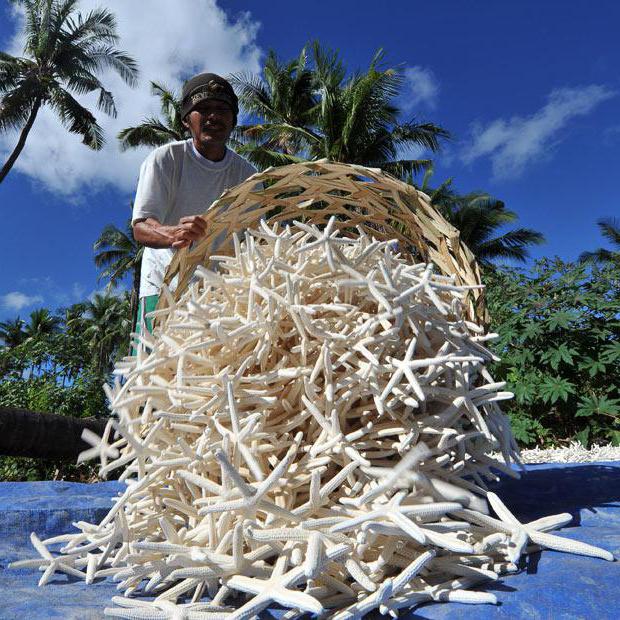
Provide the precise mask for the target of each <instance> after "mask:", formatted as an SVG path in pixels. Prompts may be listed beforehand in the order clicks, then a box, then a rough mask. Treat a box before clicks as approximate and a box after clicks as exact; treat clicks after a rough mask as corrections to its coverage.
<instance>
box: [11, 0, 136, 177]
mask: <svg viewBox="0 0 620 620" xmlns="http://www.w3.org/2000/svg"><path fill="white" fill-rule="evenodd" d="M18 3H19V4H20V5H21V7H22V8H23V10H24V20H25V30H24V36H25V42H24V51H23V56H12V55H11V54H8V53H6V52H0V131H5V130H7V129H17V130H19V132H20V134H19V138H18V140H17V144H16V146H15V148H14V149H13V152H12V153H11V154H10V155H9V157H8V159H7V161H6V162H5V163H4V165H3V166H2V168H1V169H0V183H1V182H2V181H3V180H4V178H5V177H6V175H7V174H8V173H9V171H10V170H11V168H12V167H13V165H14V164H15V162H16V161H17V158H18V157H19V154H20V153H21V152H22V150H23V148H24V146H25V144H26V139H27V138H28V134H29V133H30V130H31V129H32V126H33V124H34V121H35V119H36V117H37V114H38V113H39V110H40V109H41V108H42V107H43V106H48V107H50V108H51V109H52V110H53V111H54V112H55V113H56V115H57V116H58V118H59V119H60V121H61V123H62V124H63V125H64V126H65V127H66V128H67V129H68V130H69V131H70V132H73V133H76V134H78V135H80V136H81V137H82V141H83V143H84V144H85V145H86V146H88V147H90V148H91V149H95V150H98V149H101V147H102V146H103V144H104V136H103V131H102V129H101V127H100V126H99V124H98V123H97V119H96V118H95V116H94V115H93V113H92V112H91V111H90V110H89V109H87V108H85V107H84V106H83V105H82V104H81V103H79V101H78V100H77V99H76V98H75V95H78V96H79V95H85V94H88V93H97V95H98V98H97V104H96V105H97V109H99V110H101V111H102V112H104V113H105V114H110V115H112V116H116V105H115V102H114V96H113V94H112V93H111V92H110V91H109V90H106V88H105V86H104V85H103V84H102V82H101V81H100V79H99V77H98V74H99V73H100V72H101V71H102V70H103V69H106V68H110V69H112V70H114V71H115V72H116V73H117V74H118V75H119V76H120V77H121V78H122V79H123V80H124V81H125V82H126V83H128V84H130V85H134V84H135V83H136V78H137V74H138V69H137V65H136V62H135V61H134V60H133V58H131V57H130V56H129V55H128V54H127V53H126V52H123V51H122V50H119V49H118V48H116V47H115V45H116V44H117V42H118V39H119V37H118V34H117V33H116V19H115V17H114V15H113V14H112V13H111V12H110V11H108V10H107V9H103V8H99V9H95V10H93V11H90V12H89V13H87V14H86V15H83V14H82V13H80V12H78V11H77V5H78V0H19V2H18Z"/></svg>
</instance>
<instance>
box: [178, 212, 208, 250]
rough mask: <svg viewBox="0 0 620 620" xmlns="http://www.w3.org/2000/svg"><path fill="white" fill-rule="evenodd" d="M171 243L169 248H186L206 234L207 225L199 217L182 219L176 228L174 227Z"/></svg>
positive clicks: (191, 216) (192, 216)
mask: <svg viewBox="0 0 620 620" xmlns="http://www.w3.org/2000/svg"><path fill="white" fill-rule="evenodd" d="M173 228H174V233H173V234H172V239H173V240H172V243H171V244H170V247H173V248H175V249H177V250H178V249H179V248H186V247H187V246H188V245H190V244H191V243H192V242H194V241H198V240H199V239H200V238H201V237H204V236H205V234H206V232H207V224H206V222H205V221H204V220H203V219H202V218H201V217H200V216H199V215H189V216H187V217H182V218H181V219H180V220H179V223H178V225H177V226H174V227H173Z"/></svg>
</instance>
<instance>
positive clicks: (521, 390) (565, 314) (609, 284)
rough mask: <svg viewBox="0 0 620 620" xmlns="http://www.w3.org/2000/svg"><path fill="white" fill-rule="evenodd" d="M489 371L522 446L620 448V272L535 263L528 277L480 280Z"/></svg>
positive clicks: (498, 272) (508, 271) (518, 273)
mask: <svg viewBox="0 0 620 620" xmlns="http://www.w3.org/2000/svg"><path fill="white" fill-rule="evenodd" d="M485 282H486V284H487V300H488V307H489V312H490V314H491V319H492V320H491V327H492V329H493V331H496V332H498V333H499V336H500V337H499V340H498V341H496V343H495V345H494V349H495V351H496V352H497V353H498V355H500V356H501V358H502V360H501V362H499V363H497V364H496V366H495V369H494V373H495V376H496V377H498V379H502V380H505V381H507V383H508V389H510V390H511V391H513V392H514V393H515V398H514V400H512V401H509V402H507V403H505V410H506V412H507V413H508V414H509V416H510V418H511V421H512V424H513V429H514V432H515V435H516V437H517V439H518V440H519V441H520V442H521V443H522V444H525V445H528V444H533V443H537V444H542V445H544V444H552V443H558V442H560V441H562V440H566V439H577V440H578V441H580V442H581V443H582V444H584V445H589V444H591V443H594V442H605V443H607V442H611V443H613V444H614V445H620V387H619V386H620V381H619V377H618V370H617V368H618V364H619V362H620V321H619V317H620V291H619V286H620V269H619V268H618V267H617V266H613V265H608V266H606V267H601V268H598V267H587V266H584V265H580V264H575V263H567V262H563V261H562V260H560V259H559V258H555V259H541V260H539V261H538V262H537V263H536V264H535V266H534V267H533V269H532V271H531V272H530V273H529V274H528V273H526V272H524V271H523V270H520V269H515V268H501V269H495V270H492V271H489V272H488V273H487V274H486V277H485Z"/></svg>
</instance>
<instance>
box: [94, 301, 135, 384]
mask: <svg viewBox="0 0 620 620" xmlns="http://www.w3.org/2000/svg"><path fill="white" fill-rule="evenodd" d="M86 319H87V327H86V329H85V330H84V336H85V338H86V339H87V340H88V343H89V346H90V347H91V350H92V352H93V368H94V370H95V372H96V373H97V374H99V375H105V374H106V373H108V372H109V371H110V370H111V366H112V364H113V362H114V357H115V355H116V354H117V353H118V351H119V350H120V347H123V346H124V345H126V343H127V340H128V338H129V333H130V330H131V326H132V324H131V320H130V314H129V300H128V298H127V296H126V295H124V296H123V297H115V296H113V295H101V294H99V293H97V294H95V295H94V296H93V298H92V300H91V301H90V302H89V303H88V306H87V311H86Z"/></svg>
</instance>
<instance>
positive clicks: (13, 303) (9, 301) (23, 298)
mask: <svg viewBox="0 0 620 620" xmlns="http://www.w3.org/2000/svg"><path fill="white" fill-rule="evenodd" d="M0 300H1V303H2V307H3V308H6V309H7V310H13V311H15V312H18V311H19V310H21V309H22V308H26V307H28V306H33V305H34V304H38V303H41V302H42V301H43V297H41V295H26V293H20V292H19V291H12V292H10V293H6V294H5V295H0Z"/></svg>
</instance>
